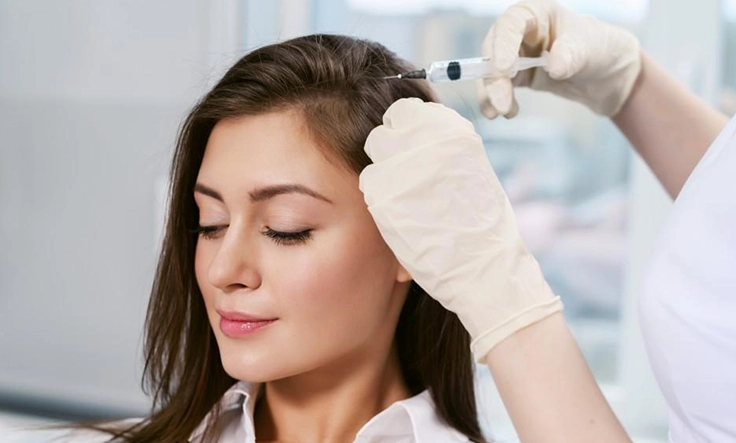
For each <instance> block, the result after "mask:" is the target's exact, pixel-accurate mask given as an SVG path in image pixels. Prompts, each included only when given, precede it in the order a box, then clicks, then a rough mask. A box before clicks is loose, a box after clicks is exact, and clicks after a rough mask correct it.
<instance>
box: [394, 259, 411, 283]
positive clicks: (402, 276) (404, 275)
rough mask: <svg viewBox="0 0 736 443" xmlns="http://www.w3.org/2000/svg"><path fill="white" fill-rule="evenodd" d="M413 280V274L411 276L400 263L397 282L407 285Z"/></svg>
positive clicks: (397, 270)
mask: <svg viewBox="0 0 736 443" xmlns="http://www.w3.org/2000/svg"><path fill="white" fill-rule="evenodd" d="M412 280H413V278H412V277H411V274H409V271H407V270H406V268H404V267H403V266H402V265H401V263H398V266H397V269H396V281H397V282H400V283H406V282H410V281H412Z"/></svg>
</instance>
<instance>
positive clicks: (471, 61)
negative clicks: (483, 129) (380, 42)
mask: <svg viewBox="0 0 736 443" xmlns="http://www.w3.org/2000/svg"><path fill="white" fill-rule="evenodd" d="M548 59H549V52H547V51H544V52H542V54H541V56H540V57H519V61H518V62H517V63H516V66H515V67H514V68H513V69H512V70H511V77H515V76H516V74H517V73H518V72H519V71H523V70H524V69H531V68H537V67H540V66H547V63H548ZM493 77H501V74H500V73H499V72H498V70H497V69H496V68H495V67H494V66H493V63H492V62H491V59H490V58H487V57H477V58H464V59H458V60H444V61H439V62H434V63H431V64H430V65H429V67H428V68H427V69H419V70H417V71H409V72H406V73H403V74H399V75H392V76H390V77H384V78H385V79H391V78H398V79H427V80H429V81H430V82H432V83H439V82H447V81H460V80H473V79H476V78H493Z"/></svg>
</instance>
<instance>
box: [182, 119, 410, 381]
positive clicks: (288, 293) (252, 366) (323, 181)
mask: <svg viewBox="0 0 736 443" xmlns="http://www.w3.org/2000/svg"><path fill="white" fill-rule="evenodd" d="M194 198H195V200H196V202H197V206H198V207H199V224H200V226H201V227H204V231H203V232H200V235H199V238H198V241H197V249H196V256H195V272H196V277H197V282H198V284H199V288H200V290H201V292H202V295H203V296H204V302H205V305H206V307H207V315H208V317H209V321H210V324H211V325H212V329H213V330H214V333H215V337H216V339H217V343H218V346H219V349H220V355H221V358H222V363H223V366H224V368H225V370H226V371H227V373H228V374H229V375H230V376H232V377H234V378H236V379H239V380H246V381H252V382H265V381H271V380H277V379H281V378H285V377H289V376H293V375H297V374H303V373H306V372H309V371H313V370H316V369H321V368H329V367H337V366H339V365H340V363H341V362H342V363H347V362H358V361H361V359H370V358H375V357H377V355H376V354H377V353H384V354H385V353H386V352H387V351H388V348H389V347H390V345H391V342H392V340H393V334H394V331H395V327H396V323H397V321H398V316H399V313H400V310H401V306H402V305H403V302H404V299H405V296H406V291H407V289H408V285H409V283H408V282H409V279H410V277H409V276H408V275H407V274H406V272H405V271H404V270H403V268H401V267H400V265H399V264H398V262H397V261H396V258H395V257H394V255H393V253H392V252H391V250H390V249H389V248H388V246H387V245H386V244H385V243H384V241H383V239H382V238H381V236H380V234H379V232H378V230H377V228H376V226H375V223H374V222H373V219H372V218H371V216H370V213H369V212H368V210H367V208H366V205H365V203H364V200H363V194H362V193H361V192H360V190H359V189H358V176H357V174H355V173H353V172H349V171H348V170H347V168H343V167H340V166H338V163H337V162H330V161H329V160H328V159H327V158H326V157H325V155H324V154H323V153H322V151H321V150H320V148H319V147H318V146H317V145H316V144H315V143H314V142H313V141H312V140H311V138H310V137H309V136H308V133H307V130H306V128H305V127H304V126H303V121H302V119H301V118H300V117H299V115H298V114H296V113H293V112H279V113H269V114H264V115H259V116H247V117H241V118H237V119H230V120H223V121H221V122H219V123H218V124H217V125H216V126H215V128H214V129H213V131H212V134H211V135H210V138H209V141H208V143H207V148H206V151H205V155H204V160H203V161H202V166H201V168H200V171H199V176H198V177H197V186H196V190H195V193H194Z"/></svg>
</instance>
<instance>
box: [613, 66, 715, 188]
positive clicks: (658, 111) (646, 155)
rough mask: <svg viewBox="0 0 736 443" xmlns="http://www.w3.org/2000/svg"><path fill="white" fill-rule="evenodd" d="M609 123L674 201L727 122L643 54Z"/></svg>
mask: <svg viewBox="0 0 736 443" xmlns="http://www.w3.org/2000/svg"><path fill="white" fill-rule="evenodd" d="M612 120H613V122H614V123H615V124H616V126H618V128H619V129H620V130H621V132H623V133H624V135H626V138H628V139H629V142H631V144H632V145H633V146H634V148H635V149H636V151H637V152H638V153H639V155H641V157H642V158H643V159H644V161H645V162H646V163H647V164H648V165H649V168H650V169H651V170H652V172H654V175H656V176H657V179H658V180H659V181H660V183H662V185H663V186H664V188H665V189H666V190H667V192H668V193H669V194H670V196H672V197H673V198H674V197H677V194H679V192H680V189H682V186H683V185H684V184H685V181H686V180H687V178H688V177H689V176H690V173H691V172H692V170H693V168H695V165H697V163H698V161H700V158H701V157H702V156H703V154H704V153H705V151H706V150H707V149H708V147H709V146H710V144H711V143H712V142H713V140H714V139H715V138H716V136H717V135H718V134H719V133H720V132H721V130H722V129H723V127H724V126H725V125H726V123H727V122H728V119H727V117H726V116H725V115H723V114H722V113H720V112H718V111H716V110H715V109H713V108H712V107H710V106H709V105H708V104H707V103H706V102H705V101H703V100H702V99H700V98H699V97H697V96H696V95H695V94H693V93H691V92H690V91H688V90H687V89H686V88H685V87H684V86H682V85H681V84H680V83H678V82H677V81H676V80H675V79H674V78H673V77H672V76H671V75H669V74H668V73H667V72H666V71H665V70H664V68H662V67H661V66H659V65H658V64H657V63H656V62H655V61H654V60H653V59H651V58H650V57H649V56H647V55H646V54H644V53H642V66H641V73H640V74H639V78H638V79H637V82H636V85H635V86H634V89H633V91H632V93H631V96H630V97H629V99H628V101H627V102H626V104H624V107H623V108H622V109H621V111H620V112H619V113H618V114H617V115H616V116H615V117H613V118H612Z"/></svg>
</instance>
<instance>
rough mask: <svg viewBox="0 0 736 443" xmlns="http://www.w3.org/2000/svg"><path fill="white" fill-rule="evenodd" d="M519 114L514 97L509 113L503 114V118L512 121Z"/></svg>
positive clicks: (517, 103)
mask: <svg viewBox="0 0 736 443" xmlns="http://www.w3.org/2000/svg"><path fill="white" fill-rule="evenodd" d="M517 114H519V102H517V101H516V97H514V99H513V103H512V104H511V109H509V112H507V113H506V114H504V117H505V118H506V119H512V118H514V117H516V116H517Z"/></svg>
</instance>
